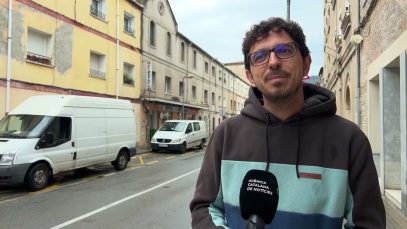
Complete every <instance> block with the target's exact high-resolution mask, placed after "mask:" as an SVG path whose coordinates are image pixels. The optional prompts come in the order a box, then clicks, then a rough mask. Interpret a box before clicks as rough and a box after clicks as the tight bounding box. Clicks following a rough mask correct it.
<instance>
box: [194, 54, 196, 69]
mask: <svg viewBox="0 0 407 229" xmlns="http://www.w3.org/2000/svg"><path fill="white" fill-rule="evenodd" d="M194 68H196V51H195V50H194Z"/></svg>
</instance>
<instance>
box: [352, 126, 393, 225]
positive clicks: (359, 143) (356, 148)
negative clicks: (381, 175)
mask: <svg viewBox="0 0 407 229" xmlns="http://www.w3.org/2000/svg"><path fill="white" fill-rule="evenodd" d="M350 150H351V152H350V162H349V187H350V192H351V193H350V196H351V198H350V200H348V202H349V201H350V203H351V204H349V205H348V207H349V208H348V212H347V225H345V227H346V228H348V227H355V228H369V229H375V228H378V229H379V228H383V229H384V228H386V214H385V210H384V204H383V200H382V198H381V193H380V187H379V181H378V176H377V171H376V167H375V164H374V161H373V154H372V149H371V147H370V143H369V140H368V139H367V137H366V136H365V135H364V134H363V133H360V134H358V136H356V137H355V138H354V141H353V143H352V145H351V149H350ZM352 202H353V203H352Z"/></svg>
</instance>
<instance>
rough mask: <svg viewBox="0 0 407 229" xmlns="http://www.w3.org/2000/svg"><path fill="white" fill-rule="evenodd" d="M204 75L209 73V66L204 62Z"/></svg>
mask: <svg viewBox="0 0 407 229" xmlns="http://www.w3.org/2000/svg"><path fill="white" fill-rule="evenodd" d="M205 73H206V74H208V73H209V64H208V62H206V61H205Z"/></svg>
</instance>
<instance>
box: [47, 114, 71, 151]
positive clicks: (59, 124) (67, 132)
mask: <svg viewBox="0 0 407 229" xmlns="http://www.w3.org/2000/svg"><path fill="white" fill-rule="evenodd" d="M70 139H71V118H67V117H56V118H55V119H54V120H53V121H52V122H51V124H50V125H49V126H48V128H47V130H46V131H45V132H44V141H41V142H40V145H39V146H40V148H47V147H53V146H57V145H61V144H63V143H65V142H68V141H69V140H70Z"/></svg>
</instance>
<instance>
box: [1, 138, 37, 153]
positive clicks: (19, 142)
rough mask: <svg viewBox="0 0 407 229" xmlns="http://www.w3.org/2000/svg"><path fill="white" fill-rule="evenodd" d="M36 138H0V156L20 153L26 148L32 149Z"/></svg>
mask: <svg viewBox="0 0 407 229" xmlns="http://www.w3.org/2000/svg"><path fill="white" fill-rule="evenodd" d="M37 142H38V138H0V154H2V153H5V152H10V151H18V152H20V151H21V150H22V149H24V148H26V147H28V148H29V149H34V147H35V145H36V144H37Z"/></svg>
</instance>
